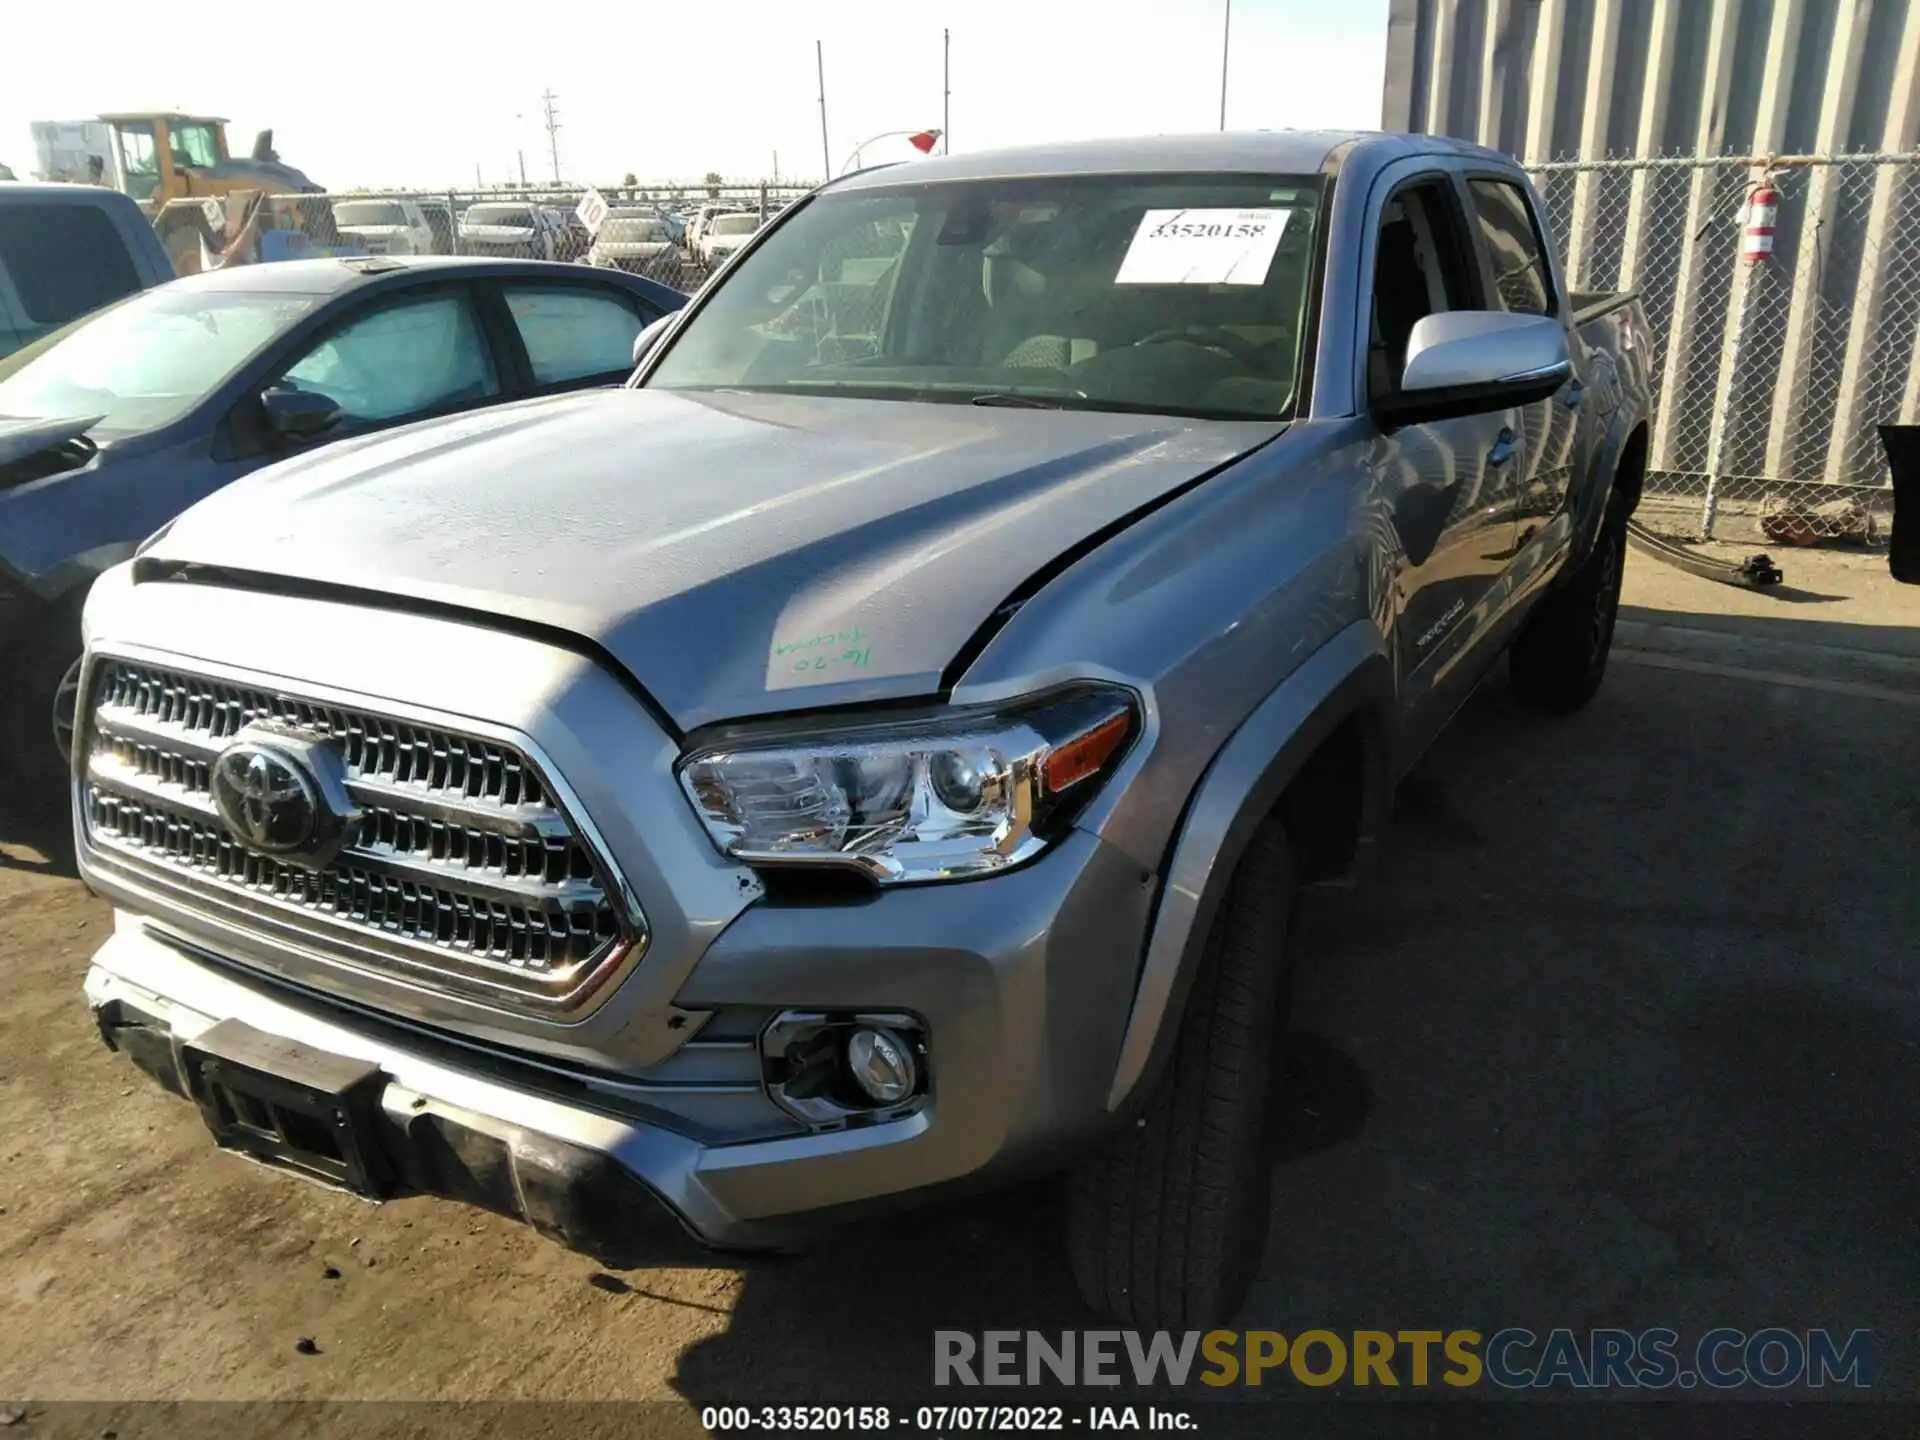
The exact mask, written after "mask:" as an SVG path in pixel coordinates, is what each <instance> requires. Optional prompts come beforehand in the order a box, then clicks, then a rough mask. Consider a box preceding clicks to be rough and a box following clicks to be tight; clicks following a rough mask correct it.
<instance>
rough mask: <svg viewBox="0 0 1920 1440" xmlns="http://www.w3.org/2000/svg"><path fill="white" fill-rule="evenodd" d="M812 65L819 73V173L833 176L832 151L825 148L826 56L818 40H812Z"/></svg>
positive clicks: (823, 177) (824, 177)
mask: <svg viewBox="0 0 1920 1440" xmlns="http://www.w3.org/2000/svg"><path fill="white" fill-rule="evenodd" d="M813 65H814V69H815V70H816V71H818V72H819V75H820V167H821V168H820V175H821V178H822V179H823V180H831V179H832V178H833V153H832V152H831V151H830V150H829V149H828V148H827V56H826V51H825V50H824V49H822V48H821V45H820V42H819V41H818V40H816V41H814V42H813Z"/></svg>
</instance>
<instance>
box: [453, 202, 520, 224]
mask: <svg viewBox="0 0 1920 1440" xmlns="http://www.w3.org/2000/svg"><path fill="white" fill-rule="evenodd" d="M460 223H461V224H463V225H518V226H519V227H520V228H521V229H522V230H531V229H532V228H533V212H532V211H531V210H528V209H525V208H516V207H514V206H511V205H475V206H474V207H473V208H472V209H471V210H469V211H467V213H466V214H465V215H464V216H463V217H461V222H460Z"/></svg>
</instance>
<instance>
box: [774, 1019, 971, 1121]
mask: <svg viewBox="0 0 1920 1440" xmlns="http://www.w3.org/2000/svg"><path fill="white" fill-rule="evenodd" d="M760 1064H761V1068H762V1071H763V1073H764V1074H765V1077H766V1086H767V1095H768V1097H769V1098H770V1099H772V1100H773V1102H774V1103H775V1104H777V1105H778V1106H780V1108H781V1109H783V1110H785V1111H787V1112H788V1113H789V1114H790V1115H792V1116H794V1118H796V1119H798V1120H801V1121H804V1122H805V1123H806V1124H807V1125H809V1126H811V1127H813V1128H814V1129H818V1130H837V1129H840V1128H841V1127H843V1126H847V1125H874V1124H883V1123H885V1122H887V1121H889V1120H895V1119H898V1118H900V1117H901V1116H903V1115H907V1114H910V1113H912V1111H913V1110H914V1109H915V1108H916V1107H917V1106H918V1105H919V1104H920V1102H921V1100H922V1099H923V1098H924V1097H925V1096H926V1094H927V1093H928V1090H929V1089H930V1087H931V1085H932V1075H933V1072H932V1069H931V1062H930V1060H929V1056H928V1046H927V1027H926V1022H925V1021H923V1020H921V1019H919V1018H918V1017H917V1016H914V1015H907V1014H902V1013H899V1012H896V1011H891V1010H889V1011H870V1012H862V1011H857V1010H856V1011H846V1010H839V1011H833V1010H782V1011H781V1012H780V1013H779V1014H778V1015H776V1016H774V1018H773V1019H772V1020H770V1021H768V1022H767V1026H766V1028H765V1029H764V1030H762V1031H761V1032H760Z"/></svg>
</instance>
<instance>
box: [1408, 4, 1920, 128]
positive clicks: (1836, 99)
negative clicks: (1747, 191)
mask: <svg viewBox="0 0 1920 1440" xmlns="http://www.w3.org/2000/svg"><path fill="white" fill-rule="evenodd" d="M1387 25H1388V37H1387V88H1386V100H1385V105H1384V107H1383V112H1382V121H1383V124H1384V127H1385V128H1386V129H1389V130H1418V131H1426V132H1429V133H1436V134H1444V135H1458V136H1461V137H1463V138H1466V139H1472V140H1478V141H1480V142H1481V143H1482V144H1485V145H1492V146H1496V147H1497V148H1499V149H1501V150H1505V151H1507V152H1509V153H1510V154H1514V155H1518V156H1520V157H1521V158H1522V159H1524V160H1529V161H1534V160H1553V159H1567V158H1573V157H1576V156H1577V157H1580V158H1584V159H1597V158H1599V157H1601V156H1606V155H1673V154H1695V155H1742V154H1795V153H1802V152H1814V151H1823V152H1831V151H1839V150H1885V151H1908V150H1912V149H1913V148H1914V146H1915V144H1916V143H1920V105H1916V103H1915V100H1916V95H1920V0H1392V8H1391V10H1390V12H1389V18H1388V21H1387Z"/></svg>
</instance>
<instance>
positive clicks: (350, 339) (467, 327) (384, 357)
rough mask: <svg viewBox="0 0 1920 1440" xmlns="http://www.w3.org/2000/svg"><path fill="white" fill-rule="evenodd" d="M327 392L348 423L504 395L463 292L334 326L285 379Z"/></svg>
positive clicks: (386, 308)
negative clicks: (330, 332)
mask: <svg viewBox="0 0 1920 1440" xmlns="http://www.w3.org/2000/svg"><path fill="white" fill-rule="evenodd" d="M280 383H281V384H283V385H285V384H290V385H291V386H292V388H294V389H296V390H307V391H314V392H317V393H319V394H322V395H325V396H327V397H328V398H329V399H331V400H333V401H334V402H335V403H336V404H338V405H339V407H340V413H341V415H342V416H343V417H344V418H345V419H346V420H348V421H355V420H362V421H378V420H398V419H401V418H403V417H408V416H414V415H424V414H426V413H427V412H429V411H432V410H444V409H450V408H452V407H454V406H457V405H462V404H466V403H468V402H470V401H474V400H484V399H487V398H489V397H491V396H494V395H498V394H499V393H500V379H499V376H498V375H496V374H495V373H494V366H493V357H492V355H491V354H489V353H488V350H487V346H486V342H485V340H484V339H483V338H482V336H481V333H480V326H479V323H478V321H477V320H476V319H475V318H474V314H473V307H472V306H471V305H469V304H468V303H467V301H466V299H465V297H464V296H459V295H435V296H431V297H428V298H425V299H420V300H408V301H403V302H402V303H400V304H397V305H387V306H382V307H381V308H379V309H377V310H375V311H373V312H372V313H371V314H366V315H362V316H361V317H360V318H359V319H357V320H354V321H351V322H350V323H349V324H347V325H346V326H345V327H344V328H342V329H339V330H336V331H334V332H333V333H332V334H331V335H329V336H328V337H327V338H326V339H324V340H322V341H321V342H320V343H319V344H318V345H315V346H314V347H313V348H312V349H311V350H309V351H308V352H307V353H306V354H305V355H303V356H301V358H300V359H299V360H298V361H296V362H295V363H294V364H293V365H292V366H290V367H289V368H288V369H287V371H286V373H285V375H284V376H283V377H282V379H281V382H280Z"/></svg>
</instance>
